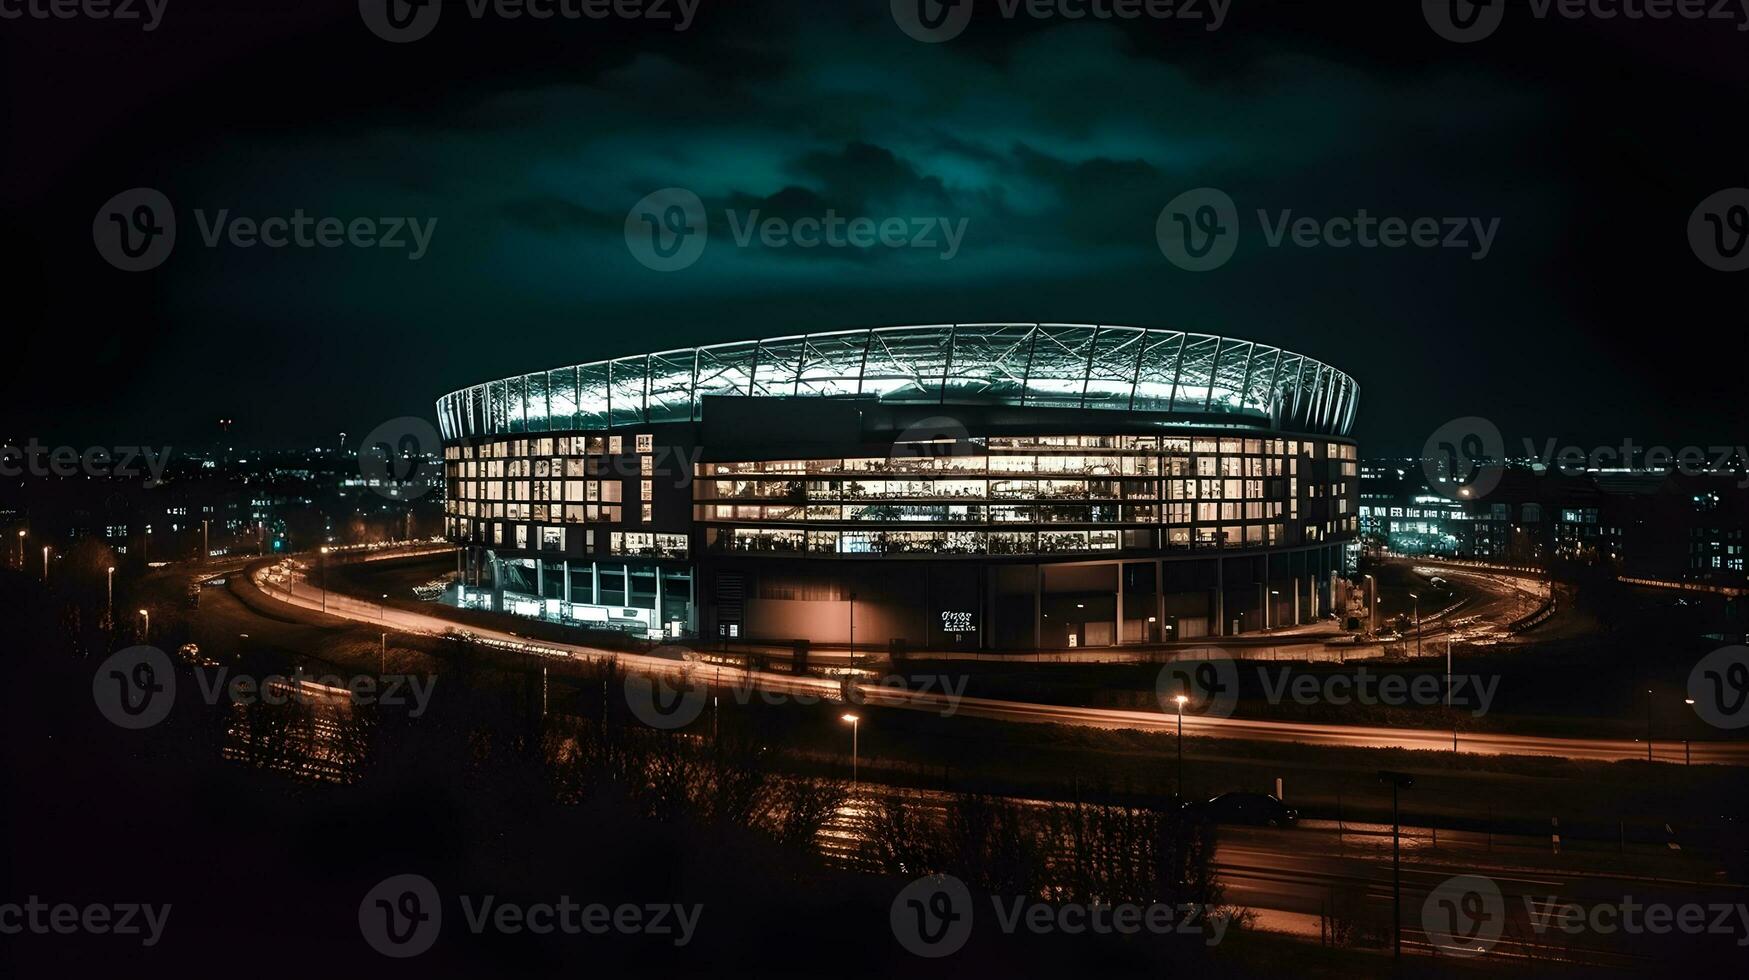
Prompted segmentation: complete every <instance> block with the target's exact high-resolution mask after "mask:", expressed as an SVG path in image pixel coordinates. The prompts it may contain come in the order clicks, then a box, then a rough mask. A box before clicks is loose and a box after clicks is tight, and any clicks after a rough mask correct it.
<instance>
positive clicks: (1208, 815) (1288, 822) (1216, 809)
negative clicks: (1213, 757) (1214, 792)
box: [1190, 793, 1300, 827]
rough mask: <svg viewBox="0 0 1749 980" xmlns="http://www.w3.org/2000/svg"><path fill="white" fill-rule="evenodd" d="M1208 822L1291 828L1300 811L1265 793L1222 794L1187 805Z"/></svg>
mask: <svg viewBox="0 0 1749 980" xmlns="http://www.w3.org/2000/svg"><path fill="white" fill-rule="evenodd" d="M1190 810H1191V812H1192V813H1193V814H1195V815H1196V816H1198V817H1200V818H1201V819H1203V820H1207V821H1208V822H1210V823H1236V824H1247V825H1249V826H1253V827H1291V826H1293V825H1294V823H1295V822H1296V821H1297V820H1299V818H1300V812H1299V811H1298V810H1295V809H1293V808H1291V807H1289V806H1288V805H1287V804H1285V803H1283V802H1282V801H1280V800H1278V799H1276V798H1275V797H1274V796H1272V795H1270V794H1268V793H1222V794H1221V795H1220V796H1217V797H1215V798H1214V799H1212V800H1209V801H1207V802H1205V803H1198V804H1196V805H1194V806H1192V807H1191V808H1190Z"/></svg>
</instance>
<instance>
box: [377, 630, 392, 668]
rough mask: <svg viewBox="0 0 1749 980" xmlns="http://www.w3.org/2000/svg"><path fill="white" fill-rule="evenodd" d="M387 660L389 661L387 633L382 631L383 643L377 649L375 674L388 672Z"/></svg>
mask: <svg viewBox="0 0 1749 980" xmlns="http://www.w3.org/2000/svg"><path fill="white" fill-rule="evenodd" d="M388 662H389V634H387V633H384V634H383V645H382V646H381V647H379V648H378V649H377V676H378V677H381V676H383V675H384V674H386V673H388Z"/></svg>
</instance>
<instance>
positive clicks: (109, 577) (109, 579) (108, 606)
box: [104, 565, 115, 629]
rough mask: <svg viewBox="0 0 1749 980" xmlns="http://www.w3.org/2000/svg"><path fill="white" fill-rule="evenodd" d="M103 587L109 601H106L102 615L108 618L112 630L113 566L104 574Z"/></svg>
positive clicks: (113, 607)
mask: <svg viewBox="0 0 1749 980" xmlns="http://www.w3.org/2000/svg"><path fill="white" fill-rule="evenodd" d="M104 585H105V587H106V591H107V592H108V593H109V600H108V602H106V603H105V606H104V615H106V616H108V617H109V622H110V629H114V628H115V566H114V565H111V566H109V569H108V571H107V572H106V579H105V582H104Z"/></svg>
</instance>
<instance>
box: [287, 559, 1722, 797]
mask: <svg viewBox="0 0 1749 980" xmlns="http://www.w3.org/2000/svg"><path fill="white" fill-rule="evenodd" d="M273 571H274V568H273V567H272V566H269V567H266V568H262V569H259V570H257V571H256V572H255V573H254V578H255V582H256V584H257V585H259V586H260V587H261V588H262V590H263V591H264V592H265V593H267V594H268V595H269V596H270V597H272V598H274V599H277V600H279V601H281V602H285V603H288V604H290V605H293V606H298V607H301V608H303V609H306V610H310V611H313V612H324V611H325V612H326V614H327V615H330V616H337V617H340V618H343V619H350V620H353V621H356V622H360V623H366V624H372V625H377V626H379V627H381V628H382V629H386V630H393V631H396V632H407V633H425V634H431V635H439V634H443V633H454V632H462V631H463V630H462V629H461V627H459V626H458V625H457V624H456V623H454V622H451V621H449V620H446V619H442V618H440V617H437V616H429V615H426V614H424V613H416V612H411V611H408V610H405V609H396V608H385V607H383V606H382V605H379V604H378V603H374V602H369V601H367V600H362V599H358V598H355V597H353V596H347V595H342V594H340V593H337V592H328V593H326V595H325V596H324V594H323V593H322V591H321V590H318V589H316V588H312V587H311V586H310V585H309V584H308V583H306V582H303V581H301V580H294V579H291V578H288V577H285V576H274V575H272V574H270V573H272V572H273ZM465 632H468V633H470V634H472V635H473V636H475V637H476V638H478V639H479V640H481V641H482V642H488V643H492V644H494V645H501V646H507V647H513V648H515V649H517V650H520V651H522V652H524V653H527V654H530V655H532V656H548V657H562V658H601V657H610V658H611V657H617V658H618V659H619V660H620V661H621V662H622V663H623V664H624V665H625V666H627V667H636V668H638V669H639V670H641V671H644V672H648V673H654V674H663V675H669V676H676V677H696V676H698V674H699V673H700V672H702V671H704V670H712V671H715V674H714V677H715V678H718V679H723V680H728V681H730V682H732V683H741V684H752V685H753V686H754V687H755V688H757V689H759V690H762V691H771V692H773V693H781V694H808V695H811V696H814V697H825V698H832V699H836V698H840V697H842V695H843V688H842V685H841V684H840V682H839V681H837V680H833V679H830V678H823V677H795V676H791V675H787V674H773V673H766V672H763V671H747V670H743V669H741V668H737V667H727V666H725V667H715V666H711V667H704V666H702V665H699V664H695V663H680V662H677V661H674V660H670V659H665V658H662V657H651V656H644V655H640V654H628V653H621V652H617V651H612V650H605V649H602V648H599V647H590V646H585V645H581V644H562V643H548V642H544V641H541V642H535V641H531V640H528V639H526V638H523V637H520V636H517V635H516V634H514V633H511V632H508V631H502V630H485V629H472V630H466V631H465ZM856 696H857V697H858V698H859V699H860V700H862V701H863V702H866V703H868V704H874V705H879V706H883V707H894V708H908V709H912V710H918V711H933V712H937V713H940V714H943V715H955V714H958V715H966V716H968V717H974V718H988V719H992V720H997V721H1012V722H1032V723H1051V724H1062V725H1085V726H1090V727H1095V728H1134V729H1140V730H1143V731H1176V730H1177V727H1178V724H1179V719H1178V717H1177V716H1176V715H1169V714H1165V713H1164V712H1149V711H1126V710H1120V709H1115V708H1079V707H1072V706H1065V705H1054V704H1034V703H1030V702H1024V701H997V700H991V699H987V698H969V697H960V698H954V697H951V696H949V695H946V694H941V693H936V692H925V691H907V690H902V689H897V688H895V687H892V686H884V685H878V684H862V685H859V686H858V689H857V692H856ZM1183 724H1184V732H1185V734H1187V735H1199V736H1205V737H1213V738H1237V739H1246V740H1250V741H1256V742H1298V743H1302V744H1307V745H1330V746H1341V747H1346V748H1367V749H1391V748H1396V749H1424V750H1428V751H1434V752H1450V751H1452V733H1451V732H1450V731H1438V730H1429V729H1404V728H1384V727H1371V726H1360V725H1321V724H1306V723H1299V722H1285V721H1259V720H1253V719H1244V718H1205V717H1200V716H1196V715H1186V716H1185V717H1184V719H1183ZM1457 746H1458V751H1460V752H1466V753H1474V754H1478V755H1528V756H1553V757H1557V758H1566V759H1584V760H1591V761H1599V762H1614V761H1618V760H1630V759H1644V758H1646V743H1644V742H1642V741H1638V740H1636V739H1619V738H1613V739H1612V738H1551V737H1544V736H1533V735H1512V734H1482V733H1468V734H1462V735H1460V737H1459V739H1458V742H1457ZM1684 751H1685V750H1684V746H1683V744H1682V743H1681V742H1663V743H1655V744H1654V746H1653V758H1654V759H1656V760H1657V761H1660V762H1673V763H1678V764H1681V763H1683V762H1684V761H1685V760H1684ZM1687 751H1688V753H1689V758H1690V759H1692V761H1693V762H1697V763H1716V764H1720V765H1733V766H1744V765H1749V742H1691V743H1690V744H1689V746H1688V749H1687Z"/></svg>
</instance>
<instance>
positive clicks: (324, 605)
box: [319, 545, 328, 612]
mask: <svg viewBox="0 0 1749 980" xmlns="http://www.w3.org/2000/svg"><path fill="white" fill-rule="evenodd" d="M320 553H321V555H322V557H321V558H320V559H319V560H320V561H321V564H322V611H323V612H327V611H328V546H327V545H323V546H322V550H321V552H320Z"/></svg>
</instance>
